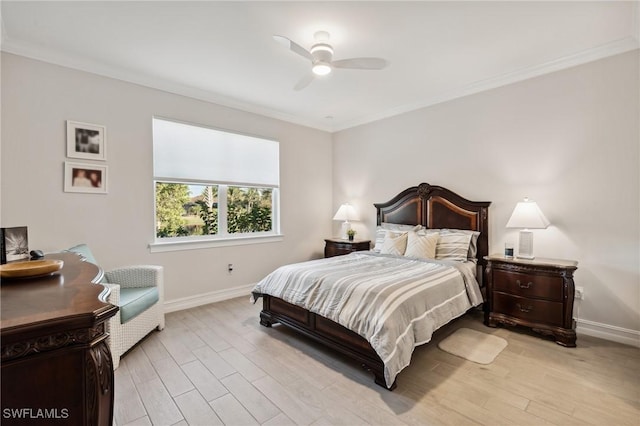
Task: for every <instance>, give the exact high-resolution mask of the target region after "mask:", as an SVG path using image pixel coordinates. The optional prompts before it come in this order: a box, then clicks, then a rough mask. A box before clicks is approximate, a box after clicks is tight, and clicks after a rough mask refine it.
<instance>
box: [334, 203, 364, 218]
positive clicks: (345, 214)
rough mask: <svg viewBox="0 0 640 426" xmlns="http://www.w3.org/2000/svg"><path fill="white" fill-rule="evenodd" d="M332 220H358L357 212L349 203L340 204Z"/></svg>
mask: <svg viewBox="0 0 640 426" xmlns="http://www.w3.org/2000/svg"><path fill="white" fill-rule="evenodd" d="M333 220H343V221H345V222H349V221H350V220H358V213H357V212H356V209H355V208H353V206H352V205H351V204H349V203H345V204H343V205H341V206H340V208H339V209H338V211H337V212H336V215H335V216H333Z"/></svg>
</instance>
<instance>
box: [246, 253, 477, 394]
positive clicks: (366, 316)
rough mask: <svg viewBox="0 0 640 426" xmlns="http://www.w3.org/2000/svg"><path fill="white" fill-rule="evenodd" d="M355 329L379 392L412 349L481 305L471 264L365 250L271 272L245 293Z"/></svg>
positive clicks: (404, 362) (401, 365)
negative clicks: (368, 350) (373, 364)
mask: <svg viewBox="0 0 640 426" xmlns="http://www.w3.org/2000/svg"><path fill="white" fill-rule="evenodd" d="M253 292H254V293H262V294H269V295H271V296H274V297H278V298H280V299H283V300H285V301H287V302H289V303H292V304H295V305H297V306H300V307H302V308H305V309H307V310H309V311H312V312H314V313H316V314H318V315H321V316H323V317H325V318H328V319H330V320H332V321H335V322H337V323H338V324H340V325H342V326H344V327H346V328H348V329H350V330H353V331H355V332H356V333H358V334H359V335H360V336H362V337H364V338H365V339H367V341H369V343H370V344H371V346H372V347H373V349H374V350H375V351H376V352H377V354H378V355H379V356H380V359H382V361H383V362H384V374H385V381H386V383H387V386H389V387H390V386H391V385H392V384H393V382H394V381H395V378H396V375H397V374H398V373H399V372H400V371H401V370H402V369H403V368H405V367H406V366H407V365H409V362H410V361H411V354H412V353H413V348H414V347H416V346H418V345H421V344H423V343H427V342H429V341H430V340H431V336H432V335H433V332H434V331H435V330H437V329H438V328H439V327H441V326H443V325H444V324H446V323H448V322H449V321H451V320H452V319H454V318H457V317H459V316H460V315H462V314H464V313H465V312H466V311H467V310H468V309H469V308H471V307H473V306H477V305H479V304H480V303H482V295H481V293H480V288H479V285H478V283H477V281H476V279H475V264H474V263H471V262H466V263H454V262H445V261H433V260H429V261H427V260H418V259H413V258H407V257H403V256H391V255H383V254H377V253H373V252H355V253H351V254H349V255H346V256H336V257H331V258H327V259H319V260H312V261H308V262H302V263H295V264H291V265H286V266H282V267H280V268H278V269H277V270H275V271H274V272H272V273H271V274H269V275H268V276H267V277H265V278H264V279H263V280H262V281H260V282H259V283H258V284H257V285H256V286H255V288H254V289H253Z"/></svg>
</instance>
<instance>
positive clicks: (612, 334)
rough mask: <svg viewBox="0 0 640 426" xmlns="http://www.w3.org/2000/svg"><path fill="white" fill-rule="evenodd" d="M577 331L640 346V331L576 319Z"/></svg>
mask: <svg viewBox="0 0 640 426" xmlns="http://www.w3.org/2000/svg"><path fill="white" fill-rule="evenodd" d="M576 322H577V324H576V333H578V334H585V335H587V336H592V337H598V338H600V339H605V340H611V341H613V342H618V343H623V344H625V345H631V346H635V347H637V348H640V331H638V330H631V329H628V328H622V327H617V326H615V325H609V324H602V323H599V322H595V321H589V320H584V319H578V320H576Z"/></svg>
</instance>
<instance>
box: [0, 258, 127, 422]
mask: <svg viewBox="0 0 640 426" xmlns="http://www.w3.org/2000/svg"><path fill="white" fill-rule="evenodd" d="M45 259H61V260H63V261H64V266H63V268H62V269H61V270H60V271H59V272H57V273H54V274H53V275H49V276H45V277H40V278H29V279H11V280H10V279H3V280H2V285H1V287H0V299H1V304H2V306H1V308H2V313H1V317H0V333H1V339H2V368H1V381H2V384H1V389H2V395H1V405H2V407H1V410H0V415H1V416H2V420H1V422H2V424H3V425H11V424H28V425H38V424H42V425H51V424H61V425H62V424H64V425H111V424H112V423H113V396H114V395H113V388H114V382H113V363H112V360H111V352H110V350H109V347H108V346H107V342H106V338H107V332H106V321H107V319H109V318H110V317H112V316H113V315H115V314H116V312H117V311H118V307H117V306H114V305H111V304H108V303H105V302H103V300H105V298H106V296H107V295H108V292H107V290H106V288H105V287H103V286H101V285H97V284H93V283H95V282H98V281H99V280H100V279H101V278H102V274H103V273H102V270H101V269H100V268H98V267H97V266H96V265H94V264H92V263H88V262H83V261H81V260H80V258H79V257H78V256H77V255H75V254H72V253H60V254H54V255H47V256H46V257H45Z"/></svg>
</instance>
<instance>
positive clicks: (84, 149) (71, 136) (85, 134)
mask: <svg viewBox="0 0 640 426" xmlns="http://www.w3.org/2000/svg"><path fill="white" fill-rule="evenodd" d="M67 157H70V158H84V159H87V160H101V161H105V160H106V159H107V128H106V127H105V126H99V125H97V124H89V123H80V122H78V121H71V120H67Z"/></svg>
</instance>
